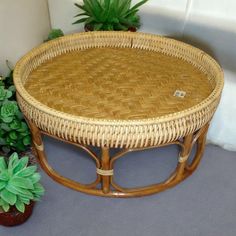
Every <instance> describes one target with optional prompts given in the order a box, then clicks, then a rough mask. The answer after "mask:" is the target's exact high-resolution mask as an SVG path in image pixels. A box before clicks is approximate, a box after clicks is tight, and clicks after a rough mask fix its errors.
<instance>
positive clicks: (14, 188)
mask: <svg viewBox="0 0 236 236" xmlns="http://www.w3.org/2000/svg"><path fill="white" fill-rule="evenodd" d="M6 189H7V190H8V191H9V192H11V193H14V194H17V195H20V196H23V197H25V198H28V199H33V198H34V196H33V194H32V193H31V192H30V191H29V190H27V189H23V188H20V187H17V186H13V185H9V184H8V185H7V186H6Z"/></svg>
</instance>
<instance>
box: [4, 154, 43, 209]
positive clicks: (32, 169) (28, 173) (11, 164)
mask: <svg viewBox="0 0 236 236" xmlns="http://www.w3.org/2000/svg"><path fill="white" fill-rule="evenodd" d="M28 161H29V158H28V157H26V156H25V157H22V158H21V159H19V157H18V154H17V153H13V154H12V155H11V156H10V157H9V160H8V161H6V160H5V159H4V157H0V208H2V210H3V211H5V212H8V211H9V209H10V207H11V206H15V207H16V209H17V210H18V211H20V212H22V213H24V211H25V205H29V204H30V201H38V200H39V199H40V198H41V197H42V195H43V194H44V191H45V190H44V188H43V186H42V185H41V184H40V183H39V180H40V174H39V173H37V172H36V170H37V166H35V165H32V166H28Z"/></svg>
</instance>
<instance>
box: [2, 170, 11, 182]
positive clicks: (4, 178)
mask: <svg viewBox="0 0 236 236" xmlns="http://www.w3.org/2000/svg"><path fill="white" fill-rule="evenodd" d="M0 180H3V181H8V180H9V176H8V172H7V170H4V171H2V173H0Z"/></svg>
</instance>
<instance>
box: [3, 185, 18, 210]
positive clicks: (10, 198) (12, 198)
mask: <svg viewBox="0 0 236 236" xmlns="http://www.w3.org/2000/svg"><path fill="white" fill-rule="evenodd" d="M1 198H2V199H3V200H4V201H6V202H7V203H9V204H10V205H11V206H13V205H14V204H15V203H16V195H15V194H13V193H11V192H9V191H8V190H7V189H3V190H2V191H1Z"/></svg>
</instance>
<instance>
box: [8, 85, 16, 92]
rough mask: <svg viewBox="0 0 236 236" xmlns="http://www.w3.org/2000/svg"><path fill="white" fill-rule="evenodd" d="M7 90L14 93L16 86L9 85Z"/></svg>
mask: <svg viewBox="0 0 236 236" xmlns="http://www.w3.org/2000/svg"><path fill="white" fill-rule="evenodd" d="M8 90H10V91H11V92H13V93H15V92H16V87H15V86H14V85H11V86H10V87H9V88H8Z"/></svg>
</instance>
